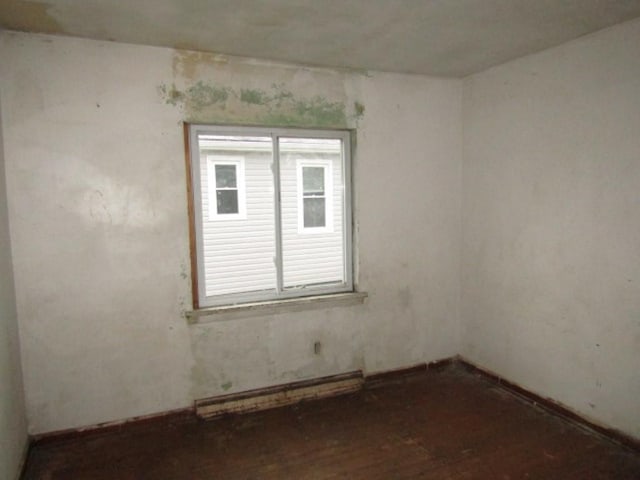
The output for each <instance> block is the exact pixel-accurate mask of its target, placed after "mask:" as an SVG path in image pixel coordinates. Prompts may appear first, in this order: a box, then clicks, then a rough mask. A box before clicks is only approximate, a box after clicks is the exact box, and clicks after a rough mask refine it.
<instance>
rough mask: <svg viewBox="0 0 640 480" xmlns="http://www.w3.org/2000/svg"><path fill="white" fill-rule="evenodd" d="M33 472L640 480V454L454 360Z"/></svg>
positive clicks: (100, 441)
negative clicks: (327, 396) (529, 401)
mask: <svg viewBox="0 0 640 480" xmlns="http://www.w3.org/2000/svg"><path fill="white" fill-rule="evenodd" d="M23 478H24V480H34V479H42V480H63V479H64V480H85V479H86V480H89V479H90V480H144V479H149V480H163V479H175V480H180V479H184V480H186V479H189V480H200V479H202V480H204V479H207V480H211V479H242V480H249V479H385V480H386V479H414V478H422V479H438V480H443V479H446V480H458V479H491V480H513V479H532V480H533V479H544V480H553V479H559V480H560V479H561V480H572V479H575V480H578V479H579V480H588V479H594V480H597V479H613V480H639V479H640V454H638V453H637V452H633V451H631V450H628V449H625V448H623V447H621V446H619V445H617V444H615V443H612V442H610V441H609V440H607V439H605V438H603V437H601V436H599V435H597V434H594V433H591V432H588V431H586V430H583V429H581V428H579V427H577V426H575V425H574V424H572V423H569V422H567V421H566V420H563V419H561V418H559V417H556V416H554V415H551V414H549V413H547V412H545V411H543V410H540V409H537V408H535V407H532V406H531V405H530V404H527V403H525V402H523V401H522V400H521V399H519V398H517V397H516V396H514V395H512V394H511V393H509V392H507V391H506V390H504V389H503V388H502V387H500V386H499V385H496V384H495V383H493V382H491V381H488V380H487V379H486V378H483V377H481V376H479V375H476V374H473V373H471V372H468V371H467V370H465V369H464V368H462V367H461V366H459V365H456V364H452V365H451V366H449V367H446V368H443V369H439V370H427V371H424V372H417V373H414V374H412V375H408V376H405V377H402V378H399V379H398V378H396V379H389V380H387V381H385V382H377V383H376V384H375V387H371V388H365V389H364V390H363V391H361V392H358V393H355V394H350V395H345V396H341V397H336V398H330V399H325V400H320V401H315V402H306V403H301V404H298V405H294V406H289V407H283V408H278V409H274V410H268V411H263V412H257V413H251V414H246V415H237V416H230V417H224V418H220V419H216V420H213V421H208V422H202V421H196V420H195V419H188V418H186V417H185V418H182V419H180V420H179V421H178V420H175V419H174V420H171V421H166V422H157V423H152V424H144V425H132V426H124V427H123V428H122V429H120V430H119V431H111V432H106V433H101V432H96V433H94V434H90V435H85V436H83V437H79V438H67V439H62V440H59V441H51V442H43V443H41V444H36V445H34V446H33V447H32V449H31V451H30V453H29V458H28V462H27V466H26V469H25V475H24V477H23Z"/></svg>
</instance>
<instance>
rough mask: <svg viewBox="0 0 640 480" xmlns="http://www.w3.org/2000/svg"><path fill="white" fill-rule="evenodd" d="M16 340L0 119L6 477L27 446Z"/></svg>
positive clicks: (0, 439)
mask: <svg viewBox="0 0 640 480" xmlns="http://www.w3.org/2000/svg"><path fill="white" fill-rule="evenodd" d="M1 110H2V109H1V108H0V112H1ZM0 118H1V115H0ZM19 343H20V342H19V340H18V324H17V316H16V299H15V288H14V284H13V268H12V266H11V241H10V239H9V218H8V215H7V191H6V182H5V168H4V148H3V142H2V123H0V478H6V479H7V480H12V479H17V478H18V474H19V473H20V472H19V470H20V467H21V464H22V460H23V458H24V455H25V453H26V448H27V422H26V416H25V405H24V390H23V385H22V370H21V368H20V346H19Z"/></svg>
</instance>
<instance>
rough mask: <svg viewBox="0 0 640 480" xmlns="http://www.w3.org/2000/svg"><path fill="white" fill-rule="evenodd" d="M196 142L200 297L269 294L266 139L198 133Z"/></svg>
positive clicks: (272, 278)
mask: <svg viewBox="0 0 640 480" xmlns="http://www.w3.org/2000/svg"><path fill="white" fill-rule="evenodd" d="M198 143H199V145H198V146H199V152H200V179H201V182H200V189H201V192H200V198H201V204H200V207H201V211H202V215H201V219H202V238H201V242H202V256H201V260H200V261H201V262H202V269H203V270H204V286H205V293H206V295H207V296H212V297H213V296H217V295H235V294H238V295H240V294H252V293H255V294H256V295H260V294H262V293H263V292H270V291H271V292H275V289H276V284H277V282H276V267H275V264H274V262H273V258H274V256H275V252H276V248H275V234H274V224H275V211H274V206H273V189H274V186H273V172H272V170H271V164H272V162H273V154H272V140H271V137H268V136H262V137H257V136H229V135H213V134H206V135H205V134H203V135H200V136H199V137H198ZM217 162H219V163H217ZM216 167H223V168H221V169H220V170H218V168H216ZM225 167H226V168H225ZM229 168H231V169H234V170H235V171H234V172H233V174H232V173H230V172H229V170H228V169H229ZM225 170H226V171H225ZM234 176H235V184H234V183H232V182H231V181H230V179H233V177H234ZM219 181H224V183H218V182H219ZM219 185H222V186H219ZM225 188H227V189H229V190H224V189H225ZM209 209H211V210H213V215H210V212H209ZM234 214H243V215H242V216H241V217H240V218H237V215H234ZM216 215H218V216H217V217H216ZM225 215H228V217H227V218H228V219H227V218H225Z"/></svg>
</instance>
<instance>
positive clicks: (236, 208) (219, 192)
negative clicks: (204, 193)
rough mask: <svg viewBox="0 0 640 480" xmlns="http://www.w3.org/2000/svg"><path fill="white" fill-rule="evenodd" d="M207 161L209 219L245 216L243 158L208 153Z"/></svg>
mask: <svg viewBox="0 0 640 480" xmlns="http://www.w3.org/2000/svg"><path fill="white" fill-rule="evenodd" d="M207 162H208V164H209V165H208V166H207V185H208V186H211V192H212V195H209V220H231V219H234V218H237V219H243V218H245V198H244V159H242V158H233V157H219V156H215V155H208V156H207ZM214 192H215V195H214V194H213V193H214Z"/></svg>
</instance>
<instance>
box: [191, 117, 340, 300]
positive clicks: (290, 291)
mask: <svg viewBox="0 0 640 480" xmlns="http://www.w3.org/2000/svg"><path fill="white" fill-rule="evenodd" d="M349 140H350V134H349V132H347V131H326V130H319V131H318V130H298V129H269V128H254V127H216V126H206V125H190V126H189V151H190V158H189V161H190V174H191V179H190V180H191V185H190V187H191V188H190V190H191V192H192V194H193V196H192V199H191V201H192V211H193V216H192V232H193V236H194V242H193V244H194V245H195V261H194V263H193V265H194V267H195V269H196V270H197V275H196V276H195V277H194V292H197V295H195V296H194V304H195V305H194V306H195V307H196V308H198V307H206V306H215V305H228V304H235V303H244V302H252V301H261V300H274V299H284V298H293V297H301V296H308V295H319V294H329V293H337V292H347V291H352V290H353V280H352V267H351V263H352V261H351V203H350V195H351V194H350V143H349Z"/></svg>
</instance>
